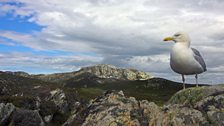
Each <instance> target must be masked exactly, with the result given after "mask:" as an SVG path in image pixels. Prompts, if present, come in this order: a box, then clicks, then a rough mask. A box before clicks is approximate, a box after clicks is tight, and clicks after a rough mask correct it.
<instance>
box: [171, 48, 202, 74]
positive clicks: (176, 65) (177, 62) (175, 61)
mask: <svg viewBox="0 0 224 126" xmlns="http://www.w3.org/2000/svg"><path fill="white" fill-rule="evenodd" d="M170 66H171V68H172V70H173V71H174V72H177V73H179V74H184V75H190V74H199V73H201V72H203V71H202V68H201V66H200V65H199V64H198V63H197V62H196V60H195V59H194V55H193V53H192V51H191V49H189V48H188V47H186V46H182V45H178V44H175V45H174V47H173V49H172V51H171V54H170Z"/></svg>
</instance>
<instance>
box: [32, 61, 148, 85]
mask: <svg viewBox="0 0 224 126" xmlns="http://www.w3.org/2000/svg"><path fill="white" fill-rule="evenodd" d="M30 77H32V78H37V79H41V80H44V81H48V82H56V83H63V84H65V83H66V81H68V80H73V81H80V80H83V79H90V81H95V80H96V81H97V82H99V83H101V82H104V81H105V80H101V79H106V80H107V79H108V80H110V81H111V79H116V80H130V81H133V80H147V79H150V78H152V76H151V75H149V74H147V73H145V72H143V71H138V70H134V69H123V68H118V67H115V66H112V65H106V64H99V65H95V66H89V67H83V68H81V69H80V70H79V71H74V72H67V73H55V74H48V75H43V74H40V75H31V76H30Z"/></svg>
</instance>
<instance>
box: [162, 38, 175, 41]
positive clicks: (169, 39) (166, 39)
mask: <svg viewBox="0 0 224 126" xmlns="http://www.w3.org/2000/svg"><path fill="white" fill-rule="evenodd" d="M172 40H173V38H172V37H167V38H164V39H163V41H172Z"/></svg>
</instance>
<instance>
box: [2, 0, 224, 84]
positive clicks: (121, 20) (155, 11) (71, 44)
mask: <svg viewBox="0 0 224 126" xmlns="http://www.w3.org/2000/svg"><path fill="white" fill-rule="evenodd" d="M16 1H17V2H21V3H22V5H21V6H16V5H10V6H9V5H7V4H3V6H2V8H1V9H0V12H3V13H7V12H9V11H13V13H14V15H15V16H20V17H21V18H23V17H24V16H29V19H28V21H30V22H33V23H37V24H39V25H41V26H44V28H43V29H42V30H41V31H40V32H33V33H32V34H28V35H26V34H21V33H16V32H9V31H1V32H0V36H1V37H5V38H9V39H12V40H14V41H17V42H18V43H19V44H22V45H24V46H27V47H31V48H33V49H35V50H62V51H70V52H94V53H96V54H98V55H100V56H102V57H103V60H102V62H103V63H111V64H115V65H118V66H124V67H134V68H137V69H142V70H147V71H149V72H150V71H153V72H157V73H159V74H160V75H162V74H163V73H168V72H171V69H170V68H169V62H168V60H169V59H168V58H169V50H170V48H171V47H172V44H168V43H163V42H162V39H163V37H165V36H169V35H172V34H173V33H175V32H177V31H186V32H188V33H189V34H190V36H191V40H192V46H193V47H196V48H198V49H199V50H200V51H201V53H202V55H203V56H204V57H205V61H206V63H207V66H208V67H209V68H211V71H210V69H209V68H208V70H209V71H208V72H207V73H209V72H213V71H217V72H218V71H219V72H220V70H218V69H223V66H224V65H223V62H224V61H223V60H222V58H220V57H222V55H223V51H222V47H223V46H224V44H223V42H224V38H223V34H224V32H223V29H224V17H223V12H224V10H223V6H224V2H223V1H222V0H188V1H185V0H171V1H168V2H167V0H156V1H155V0H129V1H120V0H82V1H80V0H73V1H70V0H64V1H58V0H48V1H44V0H37V1H35V2H33V1H30V0H16ZM214 61H216V62H214ZM157 67H158V68H157ZM221 71H222V70H221ZM171 76H174V75H171ZM209 76H210V75H209ZM209 78H210V77H209ZM220 81H221V80H220Z"/></svg>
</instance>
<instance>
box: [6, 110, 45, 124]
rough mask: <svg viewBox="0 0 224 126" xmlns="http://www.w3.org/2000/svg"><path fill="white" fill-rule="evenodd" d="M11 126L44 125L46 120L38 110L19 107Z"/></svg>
mask: <svg viewBox="0 0 224 126" xmlns="http://www.w3.org/2000/svg"><path fill="white" fill-rule="evenodd" d="M9 125H11V126H44V125H45V124H44V122H43V120H42V118H41V116H40V115H39V113H38V111H37V110H26V109H19V108H17V109H16V110H15V111H14V113H13V117H12V120H11V122H10V124H9Z"/></svg>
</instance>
